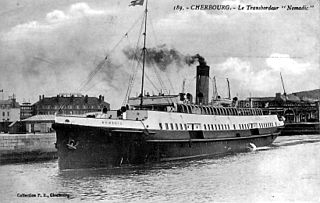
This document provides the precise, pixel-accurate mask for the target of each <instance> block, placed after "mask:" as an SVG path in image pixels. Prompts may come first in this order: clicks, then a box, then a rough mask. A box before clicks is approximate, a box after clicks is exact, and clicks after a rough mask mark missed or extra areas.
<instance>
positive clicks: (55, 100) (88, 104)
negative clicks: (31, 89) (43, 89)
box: [32, 93, 110, 115]
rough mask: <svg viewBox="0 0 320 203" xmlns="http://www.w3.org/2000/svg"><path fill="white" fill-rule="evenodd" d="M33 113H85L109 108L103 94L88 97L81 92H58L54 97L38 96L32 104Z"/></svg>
mask: <svg viewBox="0 0 320 203" xmlns="http://www.w3.org/2000/svg"><path fill="white" fill-rule="evenodd" d="M32 107H33V115H54V114H55V113H56V112H59V113H62V114H69V115H70V114H77V115H79V114H85V113H89V112H97V111H101V109H102V108H107V109H108V110H109V109H110V104H109V103H107V102H105V101H104V96H102V95H99V97H98V98H97V97H89V96H88V95H82V94H73V93H67V94H59V95H57V96H55V97H45V96H44V95H42V96H41V95H40V96H39V101H37V102H36V103H34V104H33V105H32Z"/></svg>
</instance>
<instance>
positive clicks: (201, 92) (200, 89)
mask: <svg viewBox="0 0 320 203" xmlns="http://www.w3.org/2000/svg"><path fill="white" fill-rule="evenodd" d="M198 61H199V65H198V66H197V75H196V77H197V79H196V104H203V105H207V104H208V100H209V71H210V67H209V66H207V64H206V62H205V60H204V58H203V57H201V56H199V55H198Z"/></svg>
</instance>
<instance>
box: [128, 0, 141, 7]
mask: <svg viewBox="0 0 320 203" xmlns="http://www.w3.org/2000/svg"><path fill="white" fill-rule="evenodd" d="M143 2H144V0H133V1H131V2H130V5H129V6H137V5H138V6H143Z"/></svg>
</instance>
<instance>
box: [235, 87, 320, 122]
mask: <svg viewBox="0 0 320 203" xmlns="http://www.w3.org/2000/svg"><path fill="white" fill-rule="evenodd" d="M239 107H253V108H261V109H262V110H263V111H264V113H265V114H267V113H268V114H277V115H279V116H283V117H285V122H286V123H300V122H319V101H318V100H316V99H310V98H305V97H299V96H297V95H295V94H289V95H284V94H283V95H282V94H280V93H276V96H275V97H250V98H247V99H246V100H242V101H239Z"/></svg>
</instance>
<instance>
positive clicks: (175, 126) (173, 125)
mask: <svg viewBox="0 0 320 203" xmlns="http://www.w3.org/2000/svg"><path fill="white" fill-rule="evenodd" d="M190 125H193V126H191V128H192V129H188V125H187V124H182V123H179V124H178V123H164V125H163V123H159V127H160V129H161V130H199V129H200V126H199V125H198V124H190ZM258 126H259V128H269V127H274V126H277V124H276V123H274V124H273V123H271V122H270V123H247V124H239V128H238V129H240V130H244V129H252V128H258ZM230 129H231V127H230V125H229V124H203V130H230ZM233 129H236V125H235V124H233Z"/></svg>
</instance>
